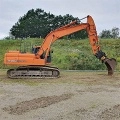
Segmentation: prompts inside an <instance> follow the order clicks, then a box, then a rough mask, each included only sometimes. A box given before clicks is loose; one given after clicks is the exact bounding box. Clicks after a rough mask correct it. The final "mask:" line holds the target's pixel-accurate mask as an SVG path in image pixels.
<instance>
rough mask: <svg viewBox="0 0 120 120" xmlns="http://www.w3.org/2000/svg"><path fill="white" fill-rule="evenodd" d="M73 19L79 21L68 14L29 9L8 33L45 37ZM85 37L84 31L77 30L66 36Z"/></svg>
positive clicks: (20, 35)
mask: <svg viewBox="0 0 120 120" xmlns="http://www.w3.org/2000/svg"><path fill="white" fill-rule="evenodd" d="M74 20H77V21H79V18H74V17H73V16H72V15H69V14H66V15H64V16H62V15H58V16H55V15H53V14H51V13H50V12H49V13H46V12H45V11H44V10H42V9H36V10H34V9H31V10H29V11H28V12H27V13H26V14H25V15H24V16H23V17H20V19H19V20H18V22H17V23H15V25H13V27H12V28H11V29H10V33H11V35H13V36H15V38H27V37H31V38H35V37H42V38H45V36H46V35H47V34H48V33H49V32H50V31H52V30H54V29H56V28H58V27H61V26H64V25H66V24H68V23H70V22H71V21H74ZM86 37H87V34H86V31H79V32H76V33H74V34H72V35H69V36H68V38H70V39H73V38H75V39H76V38H77V39H83V38H86Z"/></svg>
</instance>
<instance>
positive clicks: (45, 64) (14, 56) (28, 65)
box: [4, 15, 116, 78]
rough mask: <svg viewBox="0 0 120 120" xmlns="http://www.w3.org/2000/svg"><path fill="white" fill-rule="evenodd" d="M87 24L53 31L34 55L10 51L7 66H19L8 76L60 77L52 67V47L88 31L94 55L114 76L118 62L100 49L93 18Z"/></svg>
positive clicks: (36, 48) (67, 26)
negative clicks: (72, 35)
mask: <svg viewBox="0 0 120 120" xmlns="http://www.w3.org/2000/svg"><path fill="white" fill-rule="evenodd" d="M85 19H87V20H86V23H77V22H76V21H72V22H71V23H69V24H67V25H65V26H63V27H59V28H57V29H55V30H53V31H51V32H50V33H49V34H48V35H47V36H46V37H45V39H44V41H43V43H42V44H41V46H37V47H35V48H34V52H33V53H21V52H20V51H8V52H7V53H6V54H5V57H4V64H5V65H16V66H19V67H17V68H15V69H9V70H8V71H7V75H8V77H9V78H57V77H59V76H60V72H59V69H58V68H56V67H51V66H50V65H49V63H51V53H50V51H51V50H50V47H51V44H52V43H54V42H55V41H56V40H58V39H59V38H61V37H63V36H66V35H69V34H72V33H75V32H77V31H80V30H86V31H87V33H88V37H89V40H90V45H91V48H92V52H93V54H94V55H95V56H96V58H98V59H99V60H100V61H101V62H103V63H105V65H106V67H107V69H108V75H112V74H113V72H114V69H115V67H116V60H115V59H114V58H111V59H109V58H108V57H107V56H106V54H105V53H104V52H102V50H101V49H100V46H99V40H98V37H97V31H96V26H95V23H94V20H93V18H92V17H91V16H90V15H88V16H87V17H85Z"/></svg>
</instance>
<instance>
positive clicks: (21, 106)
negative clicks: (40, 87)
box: [3, 93, 73, 115]
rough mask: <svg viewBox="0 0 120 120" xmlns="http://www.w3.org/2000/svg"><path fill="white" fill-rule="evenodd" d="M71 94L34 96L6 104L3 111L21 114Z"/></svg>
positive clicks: (46, 105) (69, 96)
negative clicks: (26, 99) (33, 97)
mask: <svg viewBox="0 0 120 120" xmlns="http://www.w3.org/2000/svg"><path fill="white" fill-rule="evenodd" d="M72 96H73V94H71V93H70V94H62V95H60V96H55V95H54V96H47V97H41V98H35V99H33V100H29V101H23V102H20V103H17V104H16V105H14V106H8V107H5V108H3V110H4V111H6V112H8V113H9V114H14V115H22V114H23V113H25V112H29V111H30V110H34V109H38V108H44V107H48V106H49V105H52V104H55V103H58V102H61V101H64V100H68V99H70V98H71V97H72Z"/></svg>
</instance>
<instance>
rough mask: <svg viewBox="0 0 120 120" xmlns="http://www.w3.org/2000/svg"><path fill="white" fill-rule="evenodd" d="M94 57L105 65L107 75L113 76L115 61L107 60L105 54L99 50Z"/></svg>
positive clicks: (112, 59)
mask: <svg viewBox="0 0 120 120" xmlns="http://www.w3.org/2000/svg"><path fill="white" fill-rule="evenodd" d="M95 56H96V57H97V58H98V59H99V60H101V61H102V62H103V63H105V65H106V67H107V69H108V75H113V73H114V70H115V68H116V65H117V62H116V59H114V58H111V59H109V58H107V56H106V54H105V53H104V52H102V51H101V50H100V51H98V52H97V53H96V54H95Z"/></svg>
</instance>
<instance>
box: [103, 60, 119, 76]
mask: <svg viewBox="0 0 120 120" xmlns="http://www.w3.org/2000/svg"><path fill="white" fill-rule="evenodd" d="M103 62H104V63H105V65H106V67H107V69H108V75H113V73H114V70H115V67H116V65H117V62H116V59H114V58H111V59H108V58H106V59H105V60H103Z"/></svg>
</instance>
